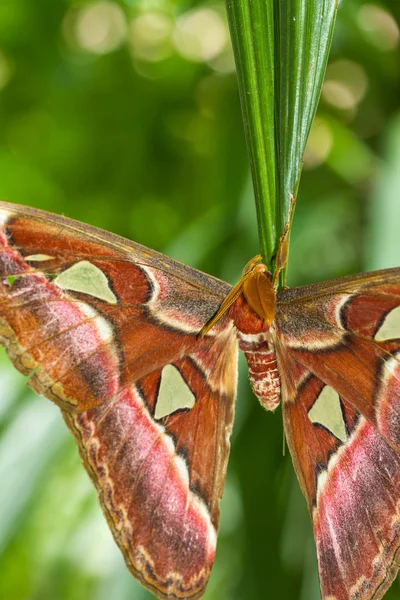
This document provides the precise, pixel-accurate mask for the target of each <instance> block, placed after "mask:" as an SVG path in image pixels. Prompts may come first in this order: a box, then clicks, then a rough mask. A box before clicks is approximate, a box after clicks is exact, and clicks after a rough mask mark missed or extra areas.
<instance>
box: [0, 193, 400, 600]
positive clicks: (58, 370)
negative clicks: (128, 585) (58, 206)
mask: <svg viewBox="0 0 400 600" xmlns="http://www.w3.org/2000/svg"><path fill="white" fill-rule="evenodd" d="M282 248H283V251H282V253H281V256H279V255H278V257H277V264H278V266H279V265H282V264H283V263H284V259H285V247H284V245H283V246H282ZM275 288H276V273H274V278H272V279H271V276H270V274H269V273H268V271H267V269H266V267H264V266H263V265H261V264H259V259H255V260H253V261H250V263H249V265H248V266H247V267H246V269H245V272H244V275H243V278H242V279H241V281H240V282H239V283H238V284H237V285H236V286H234V287H233V288H231V286H229V285H228V284H226V283H224V282H221V281H219V280H217V279H215V278H213V277H210V276H208V275H205V274H204V273H200V272H199V271H196V270H195V269H191V268H190V267H186V266H185V265H182V264H180V263H177V262H176V261H173V260H171V259H169V258H167V257H165V256H163V255H161V254H158V253H156V252H153V251H151V250H149V249H147V248H144V247H142V246H140V245H138V244H135V243H133V242H129V241H127V240H124V239H122V238H120V237H118V236H114V235H112V234H109V233H107V232H103V231H100V230H98V229H96V228H93V227H90V226H87V225H83V224H80V223H77V222H75V221H72V220H70V219H66V218H63V217H57V216H55V215H51V214H49V213H44V212H43V211H38V210H34V209H29V208H27V207H25V206H24V207H22V206H18V205H12V204H8V203H0V342H1V343H2V344H3V345H4V346H5V347H6V349H7V352H8V354H9V356H10V358H11V360H12V361H13V363H14V364H15V366H16V367H17V368H18V369H19V370H20V371H21V372H23V373H24V374H26V375H29V381H28V383H29V385H30V386H31V387H32V388H34V389H35V390H36V391H38V392H39V393H41V394H43V395H45V396H46V397H48V398H50V399H51V400H53V401H54V402H55V403H56V404H58V405H59V406H60V407H61V409H62V412H63V416H64V419H65V421H66V423H67V425H68V427H69V428H70V429H71V431H72V433H73V435H74V436H75V439H76V441H77V444H78V446H79V450H80V453H81V457H82V460H83V462H84V465H85V467H86V469H87V471H88V473H89V474H90V476H91V478H92V479H93V482H94V484H95V486H96V488H97V491H98V494H99V498H100V502H101V504H102V507H103V510H104V513H105V515H106V518H107V520H108V522H109V525H110V527H111V530H112V532H113V535H114V537H115V540H116V542H117V544H118V545H119V547H120V549H121V551H122V553H123V555H124V558H125V560H126V563H127V566H128V568H129V569H130V570H131V572H132V573H133V574H134V575H135V576H136V577H137V578H138V579H139V580H140V581H141V582H142V583H143V584H144V585H145V586H146V587H147V588H149V589H150V590H151V591H153V592H154V593H155V594H156V595H157V596H159V597H160V598H163V599H164V600H196V599H197V598H200V597H201V596H202V595H203V593H204V591H205V587H206V585H207V581H208V578H209V575H210V571H211V567H212V564H213V560H214V555H215V548H216V534H217V530H218V524H219V500H220V498H221V495H222V491H223V484H224V479H225V473H226V466H227V459H228V454H229V436H230V433H231V430H232V424H233V415H234V399H235V394H236V376H237V349H238V345H239V347H240V348H241V349H242V350H243V351H244V353H245V355H246V358H247V361H248V365H249V374H250V382H251V385H252V388H253V390H254V392H255V394H256V395H257V396H258V398H259V400H260V402H261V404H262V405H263V406H265V408H267V409H270V410H271V409H272V410H273V409H274V408H276V406H277V404H278V403H279V401H280V400H281V399H282V410H283V419H284V427H285V433H286V438H287V441H288V444H289V448H290V451H291V454H292V458H293V463H294V467H295V470H296V474H297V476H298V479H299V482H300V486H301V488H302V491H303V493H304V495H305V497H306V500H307V504H308V507H309V510H310V514H311V517H312V521H313V527H314V534H315V540H316V546H317V555H318V563H319V573H320V580H321V595H322V598H323V600H380V598H382V597H383V595H384V594H385V591H386V590H387V588H388V587H389V586H390V584H391V582H392V580H393V579H394V577H395V576H396V573H397V570H398V566H399V563H400V550H399V548H400V269H387V270H383V271H377V272H374V273H366V274H361V275H357V276H354V277H345V278H341V279H338V280H335V281H331V282H325V283H320V284H315V285H310V286H305V287H301V288H294V289H291V290H290V289H288V290H283V291H281V292H279V293H278V294H277V293H276V289H275ZM238 342H239V344H238ZM266 543H270V542H269V541H267V542H266Z"/></svg>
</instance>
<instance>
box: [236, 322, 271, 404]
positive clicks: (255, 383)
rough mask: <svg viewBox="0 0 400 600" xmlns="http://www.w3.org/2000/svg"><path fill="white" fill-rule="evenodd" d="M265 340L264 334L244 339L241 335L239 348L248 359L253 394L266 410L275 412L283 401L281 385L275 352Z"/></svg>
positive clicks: (248, 336)
mask: <svg viewBox="0 0 400 600" xmlns="http://www.w3.org/2000/svg"><path fill="white" fill-rule="evenodd" d="M244 337H245V338H246V339H244ZM263 338H265V336H264V335H262V334H261V335H260V334H258V335H257V334H256V335H246V336H243V337H242V336H241V335H240V333H239V347H240V349H241V350H243V352H244V353H245V356H246V359H247V364H248V367H249V377H250V383H251V387H252V388H253V392H254V393H255V395H256V396H257V398H258V399H259V401H260V402H261V404H262V405H263V406H264V408H266V409H267V410H275V408H276V407H277V406H278V404H279V402H280V399H281V385H280V380H279V373H278V367H277V364H276V355H275V350H274V348H273V346H272V344H270V343H269V342H268V341H265V339H263Z"/></svg>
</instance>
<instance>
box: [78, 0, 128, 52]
mask: <svg viewBox="0 0 400 600" xmlns="http://www.w3.org/2000/svg"><path fill="white" fill-rule="evenodd" d="M74 33H75V38H76V42H77V43H78V45H79V46H80V47H81V48H83V49H84V50H87V51H88V52H92V53H93V54H107V53H109V52H112V51H113V50H116V49H117V48H118V47H119V46H121V44H122V43H123V42H124V40H125V37H126V33H127V23H126V19H125V14H124V12H123V11H122V9H121V8H120V7H119V6H118V5H117V4H114V3H113V2H96V3H94V4H90V5H88V6H86V7H84V8H83V9H82V10H81V11H80V12H79V13H78V15H77V18H76V21H75V31H74Z"/></svg>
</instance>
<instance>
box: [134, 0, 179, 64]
mask: <svg viewBox="0 0 400 600" xmlns="http://www.w3.org/2000/svg"><path fill="white" fill-rule="evenodd" d="M173 25H174V24H173V20H172V18H171V17H170V16H169V15H167V14H166V13H162V12H148V13H145V14H142V15H139V16H138V17H136V18H135V19H134V20H133V21H132V22H131V26H130V43H131V48H132V53H133V56H134V57H135V58H138V59H140V60H148V61H154V62H156V61H159V60H163V59H165V58H167V57H168V56H169V55H170V54H171V52H172V46H171V32H172V29H173Z"/></svg>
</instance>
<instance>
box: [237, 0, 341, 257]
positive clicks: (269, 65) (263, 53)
mask: <svg viewBox="0 0 400 600" xmlns="http://www.w3.org/2000/svg"><path fill="white" fill-rule="evenodd" d="M227 10H228V18H229V24H230V28H231V35H232V43H233V48H234V52H235V58H236V66H237V74H238V80H239V91H240V97H241V103H242V111H243V120H244V124H245V132H246V139H247V146H248V151H249V156H250V165H251V170H252V176H253V182H254V191H255V199H256V205H257V218H258V226H259V235H260V245H261V252H262V254H263V257H264V259H265V261H266V262H267V264H269V263H271V260H272V259H273V257H274V254H275V253H276V250H277V246H278V242H279V237H280V235H281V234H282V232H283V229H284V227H285V224H286V222H287V221H288V218H289V212H290V206H291V197H292V196H296V195H297V190H298V185H299V180H300V174H301V168H302V160H303V153H304V150H305V147H306V143H307V138H308V134H309V132H310V128H311V125H312V121H313V119H314V116H315V112H316V108H317V104H318V100H319V96H320V93H321V87H322V82H323V77H324V73H325V69H326V64H327V60H328V54H329V49H330V44H331V40H332V34H333V27H334V22H335V16H336V10H337V0H227Z"/></svg>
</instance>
